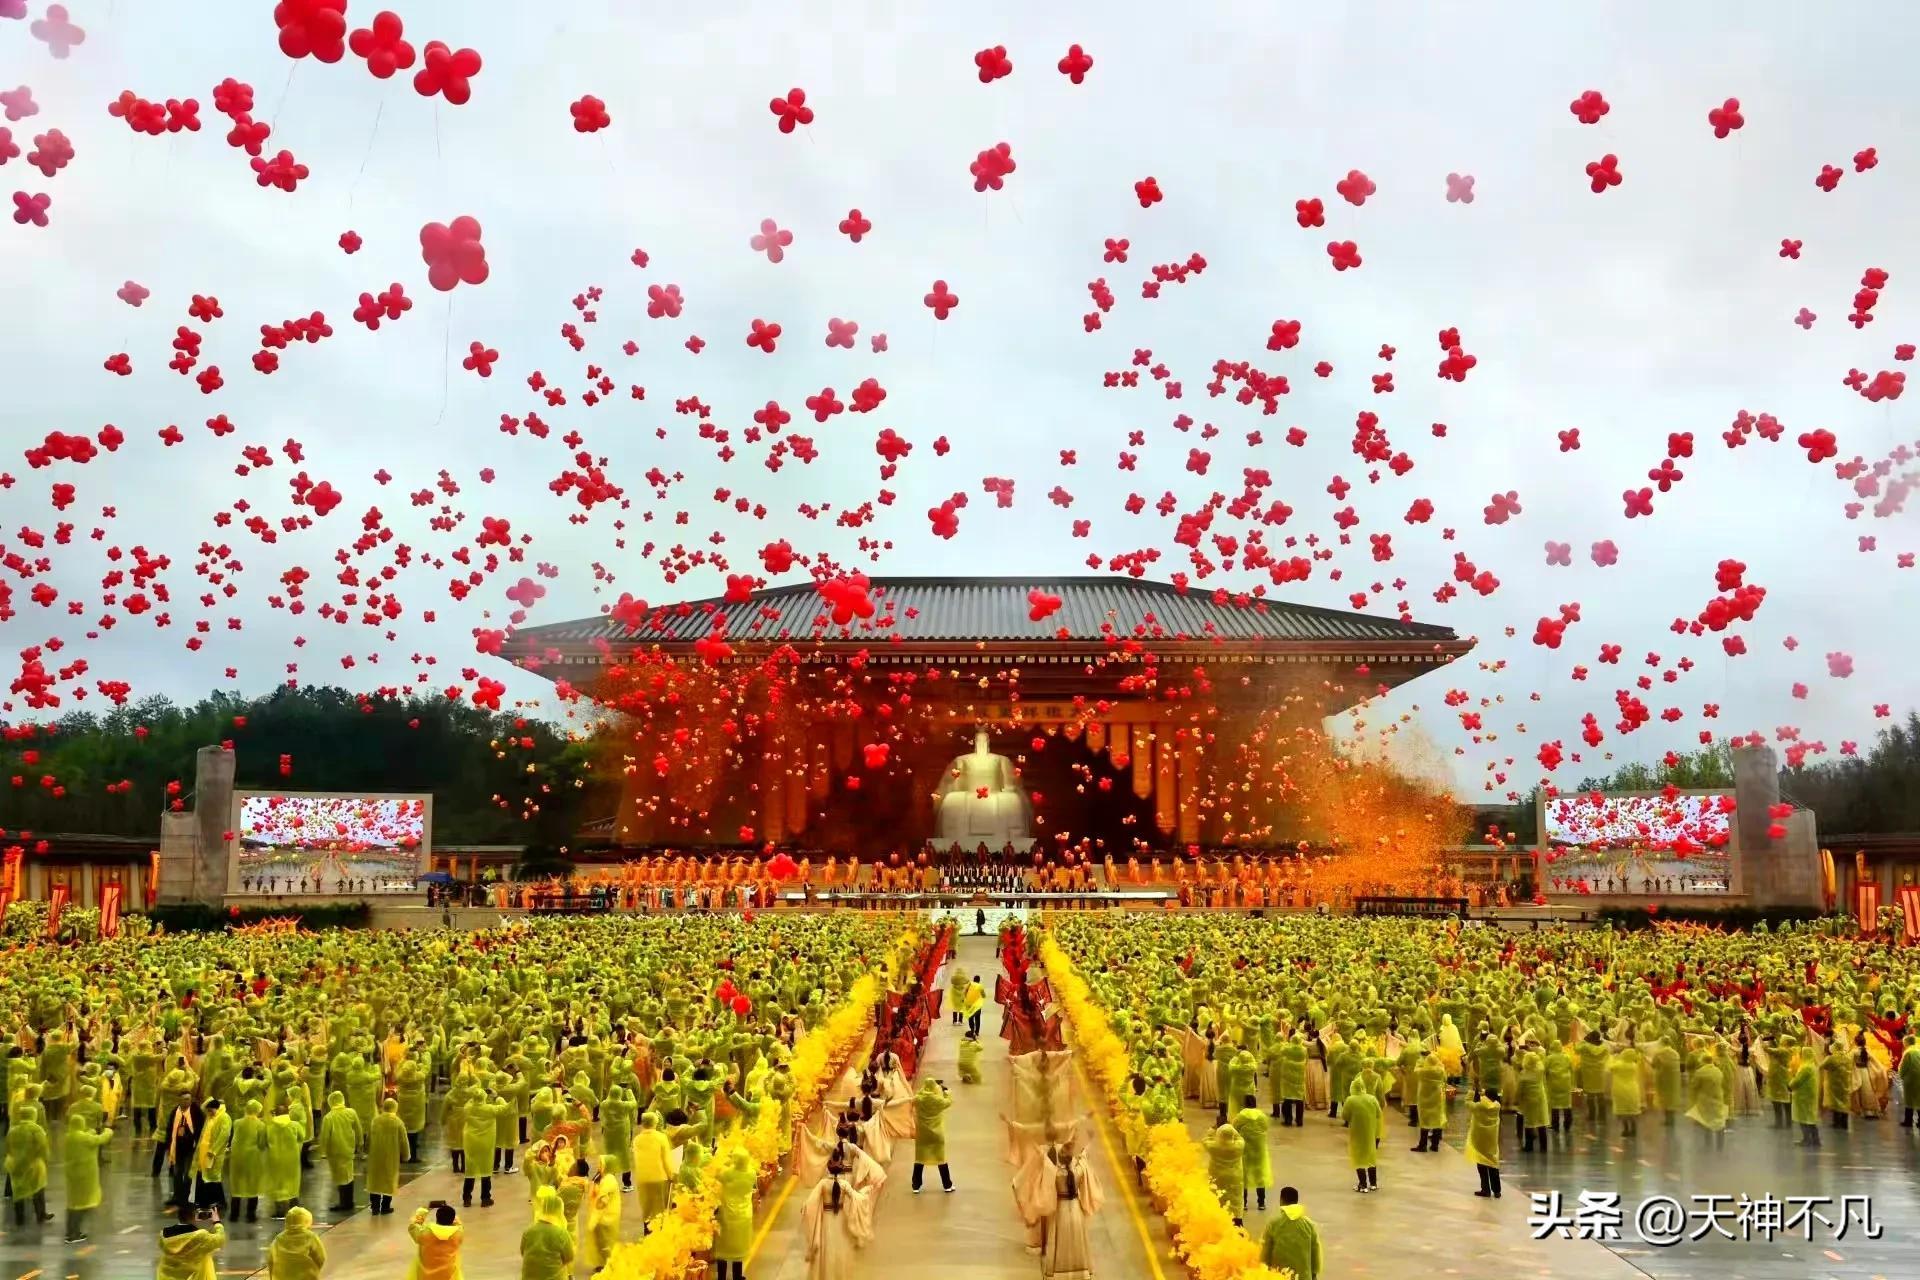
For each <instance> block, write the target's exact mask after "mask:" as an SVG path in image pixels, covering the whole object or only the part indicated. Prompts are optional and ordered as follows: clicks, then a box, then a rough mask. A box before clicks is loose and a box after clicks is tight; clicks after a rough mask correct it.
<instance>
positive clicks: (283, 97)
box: [273, 62, 300, 129]
mask: <svg viewBox="0 0 1920 1280" xmlns="http://www.w3.org/2000/svg"><path fill="white" fill-rule="evenodd" d="M299 69H300V64H299V63H298V62H289V63H288V64H287V82H286V83H285V84H283V85H281V86H280V101H278V102H276V103H274V104H273V127H274V128H276V129H277V128H279V127H280V112H281V109H282V108H284V107H285V106H286V105H287V91H288V90H290V89H292V88H293V73H294V72H296V71H298V70H299Z"/></svg>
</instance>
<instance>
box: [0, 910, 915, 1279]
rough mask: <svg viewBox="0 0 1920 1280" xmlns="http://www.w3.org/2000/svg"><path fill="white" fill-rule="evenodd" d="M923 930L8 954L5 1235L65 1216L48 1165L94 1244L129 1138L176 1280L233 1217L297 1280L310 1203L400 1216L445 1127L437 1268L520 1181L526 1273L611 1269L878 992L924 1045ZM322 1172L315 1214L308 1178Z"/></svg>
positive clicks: (723, 1244) (626, 934) (730, 1194)
mask: <svg viewBox="0 0 1920 1280" xmlns="http://www.w3.org/2000/svg"><path fill="white" fill-rule="evenodd" d="M913 937H914V934H913V926H912V922H911V921H909V920H907V919H906V918H904V917H890V916H881V915H864V914H855V913H845V914H841V913H834V914H825V915H809V916H782V917H778V918H772V917H761V918H759V919H757V920H751V919H744V918H742V917H737V916H736V917H728V918H714V917H688V916H679V917H673V918H668V919H640V918H635V917H611V918H599V919H593V920H535V921H531V922H523V923H519V924H515V925H513V926H510V927H506V928H502V929H499V930H492V931H487V932H481V933H473V934H459V935H456V934H450V933H445V932H440V931H435V932H429V933H405V932H366V931H348V930H333V931H328V932H325V933H320V934H310V933H303V932H296V931H286V930H281V931H275V932H260V931H235V932H231V933H224V934H200V935H182V936H180V937H160V936H140V937H135V936H131V932H130V934H129V936H125V937H122V938H119V939H115V940H112V941H104V942H94V943H87V944H82V945H77V946H67V947H61V948H50V947H26V948H15V949H13V950H10V951H6V952H4V953H0V990H4V991H5V992H6V993H7V995H8V1002H7V1005H8V1009H9V1011H10V1012H9V1015H8V1016H9V1018H10V1021H11V1027H10V1031H9V1033H8V1048H7V1056H6V1103H7V1105H6V1110H5V1114H4V1117H0V1122H4V1124H5V1126H6V1141H5V1153H6V1156H5V1171H6V1175H7V1188H6V1194H7V1198H8V1199H9V1200H10V1202H11V1207H12V1212H13V1216H14V1221H15V1224H16V1230H20V1229H22V1228H25V1229H27V1230H32V1229H33V1228H32V1227H31V1226H30V1225H29V1223H28V1218H29V1215H31V1217H32V1219H33V1220H34V1221H35V1222H37V1223H40V1224H45V1223H48V1222H50V1221H52V1220H53V1218H54V1214H53V1212H52V1210H51V1209H50V1207H49V1205H48V1202H47V1190H48V1170H49V1162H50V1161H56V1160H57V1161H58V1162H60V1163H61V1164H62V1165H63V1166H64V1174H65V1176H64V1188H63V1189H64V1205H63V1206H62V1207H63V1208H64V1210H65V1213H66V1219H65V1223H64V1226H65V1239H66V1240H67V1241H68V1242H69V1243H71V1244H76V1245H77V1244H79V1243H81V1242H83V1241H84V1240H85V1239H86V1237H87V1226H86V1218H87V1214H88V1213H89V1211H91V1210H93V1209H95V1208H96V1207H97V1206H98V1205H99V1204H100V1202H101V1179H100V1162H101V1152H102V1149H103V1147H104V1146H105V1145H106V1144H108V1143H109V1142H112V1141H114V1140H115V1139H116V1138H117V1137H118V1138H120V1139H121V1140H122V1141H123V1142H124V1140H125V1137H126V1136H127V1135H129V1134H130V1136H131V1137H132V1140H133V1143H134V1154H135V1159H134V1161H132V1162H131V1163H132V1164H133V1166H134V1168H135V1169H138V1170H139V1171H141V1172H146V1173H149V1174H151V1176H152V1179H153V1183H154V1186H155V1191H154V1199H153V1204H154V1207H155V1209H156V1210H161V1211H164V1212H166V1213H167V1214H168V1215H169V1216H171V1217H173V1218H174V1219H175V1221H173V1222H172V1223H171V1225H169V1226H168V1227H167V1228H166V1229H165V1231H164V1232H163V1234H162V1237H161V1241H160V1246H159V1248H160V1275H161V1277H162V1280H190V1278H191V1277H193V1276H195V1275H197V1274H199V1273H200V1268H201V1267H202V1265H203V1263H205V1262H206V1260H208V1259H210V1258H212V1257H214V1256H215V1255H216V1254H218V1252H219V1251H220V1249H221V1248H222V1247H223V1246H224V1244H225V1238H226V1227H227V1225H228V1224H230V1223H233V1222H235V1221H241V1220H244V1221H246V1222H257V1221H259V1220H260V1219H261V1218H263V1217H265V1218H270V1219H275V1220H279V1221H280V1222H281V1223H282V1224H283V1225H282V1228H281V1231H280V1233H279V1235H278V1236H277V1237H276V1238H275V1240H274V1243H273V1244H272V1247H271V1256H272V1258H273V1259H274V1260H275V1261H276V1263H279V1262H284V1263H285V1267H286V1270H285V1272H284V1273H285V1274H289V1275H312V1274H314V1273H316V1272H317V1269H318V1267H319V1266H320V1265H322V1264H323V1262H324V1256H325V1254H324V1249H322V1248H321V1247H320V1245H319V1242H318V1239H317V1237H315V1236H314V1235H313V1233H312V1220H313V1215H314V1214H316V1213H330V1214H333V1215H335V1216H336V1217H337V1216H340V1215H344V1214H348V1213H352V1212H355V1211H356V1210H357V1209H358V1207H359V1205H360V1203H361V1201H360V1197H361V1196H362V1195H364V1196H365V1198H366V1201H365V1202H366V1204H367V1207H368V1208H369V1209H370V1211H371V1212H372V1213H373V1214H375V1215H384V1214H390V1213H393V1212H394V1208H393V1200H394V1197H395V1195H396V1193H397V1192H398V1190H399V1184H400V1181H401V1177H402V1173H403V1171H413V1172H415V1173H416V1175H417V1176H425V1177H432V1178H440V1177H442V1176H446V1175H443V1174H441V1173H439V1172H421V1171H422V1170H427V1169H429V1168H437V1164H438V1162H437V1159H434V1157H436V1156H437V1155H438V1153H437V1152H435V1151H430V1150H429V1141H428V1136H429V1134H428V1131H429V1115H430V1113H431V1115H432V1116H433V1117H434V1118H435V1119H436V1120H437V1126H435V1128H434V1129H433V1133H434V1134H435V1135H440V1136H441V1137H440V1140H441V1143H442V1144H443V1146H444V1149H445V1152H446V1154H447V1157H448V1163H449V1164H450V1166H451V1176H450V1177H448V1179H447V1182H446V1184H445V1187H444V1192H445V1197H444V1198H445V1200H446V1201H447V1202H448V1203H447V1204H446V1206H445V1207H443V1208H439V1209H436V1210H434V1211H431V1212H428V1211H422V1212H421V1213H419V1214H416V1215H414V1217H413V1220H412V1221H411V1223H410V1224H409V1225H410V1229H411V1231H412V1234H413V1236H414V1238H415V1240H416V1241H417V1243H418V1246H419V1250H420V1253H421V1257H422V1264H423V1269H424V1270H425V1271H426V1272H428V1273H431V1271H432V1268H431V1266H430V1265H428V1264H429V1262H430V1255H434V1254H436V1253H440V1254H445V1253H450V1252H457V1249H458V1242H459V1239H460V1237H461V1227H460V1218H459V1215H460V1214H461V1213H463V1212H485V1211H487V1210H489V1209H490V1208H492V1207H493V1206H494V1205H495V1204H496V1203H497V1197H498V1196H499V1195H501V1194H502V1193H503V1192H504V1180H505V1179H507V1178H508V1177H510V1176H512V1175H514V1174H516V1173H518V1174H519V1175H520V1177H521V1178H523V1179H524V1181H525V1183H526V1188H527V1192H528V1196H527V1199H528V1200H529V1201H530V1202H531V1204H532V1207H533V1211H534V1212H533V1218H534V1221H533V1223H532V1225H531V1226H530V1227H529V1235H528V1237H527V1240H526V1259H525V1261H526V1265H525V1266H523V1275H525V1276H527V1277H529V1280H542V1278H543V1277H544V1278H547V1280H557V1278H558V1277H559V1276H562V1275H565V1274H567V1272H568V1271H569V1270H570V1268H571V1265H572V1250H574V1249H578V1250H579V1251H580V1252H581V1255H582V1257H583V1258H584V1259H593V1260H595V1264H596V1265H598V1262H601V1261H604V1260H605V1258H606V1257H607V1256H608V1255H609V1253H610V1252H611V1250H612V1248H613V1247H614V1245H615V1244H617V1243H618V1241H619V1240H620V1239H622V1238H623V1237H631V1236H634V1235H638V1234H641V1233H644V1232H645V1231H646V1230H647V1228H648V1225H649V1222H650V1220H652V1219H654V1218H656V1216H657V1215H658V1214H659V1213H660V1212H661V1211H663V1210H664V1209H665V1208H666V1207H667V1202H668V1198H669V1195H670V1192H671V1188H672V1187H673V1186H675V1185H691V1183H693V1182H695V1181H697V1180H698V1178H699V1176H700V1174H701V1172H702V1170H703V1168H704V1166H705V1164H706V1161H707V1160H708V1159H709V1158H710V1157H711V1153H712V1152H714V1151H715V1150H716V1149H717V1148H718V1147H719V1143H720V1138H721V1137H722V1135H724V1134H725V1133H727V1132H728V1131H729V1130H731V1129H733V1128H735V1127H737V1126H739V1125H741V1124H742V1123H743V1122H746V1121H748V1120H750V1119H751V1118H753V1117H756V1116H757V1115H758V1114H759V1112H760V1111H761V1110H762V1109H764V1108H766V1107H779V1108H782V1115H783V1117H784V1116H785V1109H786V1108H787V1107H788V1106H789V1099H790V1097H791V1090H792V1084H791V1081H790V1079H789V1077H788V1061H787V1060H788V1057H789V1055H790V1054H791V1052H792V1050H793V1046H794V1045H795V1044H796V1042H797V1041H798V1039H799V1038H800V1037H801V1036H802V1035H804V1034H805V1032H806V1030H807V1028H808V1027H810V1026H814V1025H817V1024H819V1023H821V1022H822V1021H823V1020H825V1019H827V1018H828V1017H829V1015H830V1014H831V1012H832V1011H833V1010H834V1009H835V1007H836V1006H837V1005H838V1004H839V1003H840V1002H841V1000H842V999H843V997H844V996H845V994H846V993H847V992H848V991H849V990H850V989H851V988H852V987H853V986H854V984H855V983H856V981H858V980H859V979H860V978H861V977H862V975H865V974H869V973H871V974H874V975H876V976H878V977H879V978H881V979H883V980H884V981H885V983H886V984H887V985H886V989H887V990H889V992H890V994H889V995H888V996H887V997H886V999H885V1000H884V1001H883V1004H882V1008H881V1011H880V1018H881V1022H882V1031H883V1034H884V1035H885V1036H886V1037H887V1040H886V1042H887V1043H888V1044H889V1045H890V1046H892V1047H893V1048H894V1049H896V1050H897V1049H898V1048H900V1047H902V1046H911V1045H912V1044H913V1043H914V1042H915V1037H916V1036H920V1035H924V1032H925V1027H926V1025H927V1021H928V1018H929V1015H928V1013H927V1012H926V1010H925V1008H924V1005H925V1004H926V1000H925V996H924V992H925V991H927V990H930V989H932V988H931V987H930V986H929V983H930V975H931V970H927V971H926V972H924V973H923V972H921V969H922V967H923V966H924V962H925V955H924V952H920V953H917V952H916V950H915V947H914V945H913V942H912V938H913ZM935 967H937V962H936V966H935ZM916 1001H918V1002H919V1004H920V1005H921V1006H922V1007H921V1008H920V1010H919V1011H918V1012H916V1011H915V1003H916ZM430 1160H432V1161H433V1163H432V1164H430V1163H429V1161H430ZM310 1167H311V1168H313V1169H314V1170H316V1171H317V1172H318V1173H319V1174H320V1175H321V1178H322V1180H323V1185H324V1186H325V1187H327V1188H329V1189H330V1195H329V1196H328V1197H327V1200H328V1203H314V1202H313V1199H317V1197H314V1198H311V1199H310V1198H309V1197H308V1195H307V1194H306V1193H305V1191H304V1190H303V1189H304V1188H305V1187H307V1186H309V1185H310V1183H311V1175H309V1174H308V1173H307V1170H308V1169H309V1168H310ZM743 1179H744V1186H743V1185H742V1181H743ZM756 1181H757V1170H734V1169H723V1170H721V1171H720V1177H719V1179H718V1185H719V1186H720V1188H721V1189H722V1193H723V1194H722V1204H721V1218H722V1221H723V1227H725V1226H726V1225H727V1224H728V1223H730V1222H731V1223H734V1224H736V1225H735V1226H734V1227H733V1229H732V1230H731V1231H729V1230H725V1229H723V1230H722V1232H721V1239H720V1241H719V1243H718V1244H717V1245H716V1249H715V1256H716V1258H719V1259H722V1260H731V1261H733V1262H735V1263H736V1264H737V1263H738V1262H739V1261H740V1260H741V1259H742V1258H744V1253H743V1252H740V1251H738V1250H733V1244H734V1243H736V1242H737V1239H738V1236H739V1234H740V1233H739V1230H738V1228H737V1221H738V1220H739V1219H740V1218H741V1216H742V1214H743V1213H744V1215H745V1217H746V1218H747V1219H748V1220H749V1221H750V1218H751V1213H752V1194H753V1190H754V1183H755V1182H756ZM476 1191H477V1192H478V1201H477V1205H476V1201H475V1193H476ZM456 1193H458V1196H459V1208H458V1209H455V1208H454V1207H453V1204H452V1201H453V1200H454V1197H455V1194H456ZM623 1204H624V1205H631V1206H632V1208H631V1211H630V1212H623ZM556 1206H557V1208H556ZM743 1206H744V1207H743ZM623 1224H625V1225H624V1226H623ZM555 1227H557V1228H558V1229H559V1230H560V1232H561V1234H563V1235H564V1236H565V1237H566V1239H567V1244H566V1246H565V1247H564V1248H563V1247H562V1246H561V1243H560V1241H559V1238H558V1237H557V1236H556V1235H555V1234H554V1232H553V1231H550V1230H545V1229H544V1228H555ZM749 1234H750V1228H749ZM543 1242H544V1243H543ZM730 1250H732V1252H731V1257H730V1258H729V1256H728V1255H729V1251H730ZM562 1255H566V1257H565V1260H564V1261H563V1260H562ZM300 1259H305V1261H304V1262H301V1261H299V1260H300ZM303 1267H304V1268H307V1269H306V1270H302V1269H301V1268H303ZM735 1272H736V1274H737V1273H738V1266H737V1265H736V1267H735ZM275 1274H276V1275H280V1274H283V1272H282V1271H281V1270H276V1272H275ZM439 1274H442V1275H446V1274H448V1273H447V1272H446V1271H445V1270H444V1269H443V1270H442V1271H441V1272H440V1273H439Z"/></svg>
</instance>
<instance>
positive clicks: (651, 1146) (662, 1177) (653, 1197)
mask: <svg viewBox="0 0 1920 1280" xmlns="http://www.w3.org/2000/svg"><path fill="white" fill-rule="evenodd" d="M672 1156H673V1143H672V1142H671V1141H670V1140H668V1138H667V1134H666V1130H664V1129H663V1128H661V1124H660V1113H659V1112H658V1111H649V1112H647V1113H646V1114H645V1115H643V1116H641V1117H640V1128H639V1130H638V1131H637V1132H635V1134H634V1135H633V1165H632V1168H633V1189H634V1191H635V1192H636V1193H637V1194H638V1196H639V1199H638V1201H637V1202H636V1209H637V1211H638V1212H639V1215H640V1234H642V1235H645V1234H646V1233H647V1224H648V1223H650V1222H652V1221H653V1220H654V1219H655V1218H656V1217H658V1216H659V1215H660V1214H662V1213H665V1212H666V1210H667V1198H668V1191H669V1190H670V1188H671V1186H672V1183H673V1160H672Z"/></svg>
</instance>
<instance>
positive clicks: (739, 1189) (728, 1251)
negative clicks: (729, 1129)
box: [526, 1147, 760, 1280]
mask: <svg viewBox="0 0 1920 1280" xmlns="http://www.w3.org/2000/svg"><path fill="white" fill-rule="evenodd" d="M759 1181H760V1178H759V1174H758V1171H757V1170H756V1169H755V1168H754V1164H753V1157H752V1156H751V1155H749V1154H748V1153H747V1149H746V1148H745V1147H736V1148H735V1149H734V1151H733V1153H732V1154H731V1155H729V1156H728V1157H727V1162H726V1163H725V1164H723V1165H721V1166H720V1177H719V1182H720V1210H719V1212H718V1213H717V1214H716V1215H715V1217H714V1233H713V1262H714V1269H715V1271H716V1272H717V1273H718V1275H719V1278H720V1280H726V1276H727V1274H728V1264H732V1275H733V1280H746V1274H747V1254H748V1253H749V1252H750V1251H751V1250H752V1248H753V1191H754V1187H755V1185H756V1184H757V1183H758V1182H759ZM526 1280H532V1278H531V1277H528V1278H526Z"/></svg>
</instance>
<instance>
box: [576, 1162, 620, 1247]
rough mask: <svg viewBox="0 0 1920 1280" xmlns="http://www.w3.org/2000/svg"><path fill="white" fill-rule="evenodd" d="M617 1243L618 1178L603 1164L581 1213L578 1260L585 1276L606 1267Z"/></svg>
mask: <svg viewBox="0 0 1920 1280" xmlns="http://www.w3.org/2000/svg"><path fill="white" fill-rule="evenodd" d="M619 1242H620V1179H619V1178H618V1177H617V1176H615V1175H614V1174H612V1173H609V1172H608V1171H607V1169H606V1166H604V1165H602V1166H601V1169H600V1178H599V1181H597V1182H595V1183H594V1184H593V1187H592V1188H591V1189H590V1190H589V1191H588V1192H587V1199H586V1204H585V1205H584V1207H583V1208H582V1210H581V1222H580V1259H581V1262H582V1263H583V1264H584V1265H585V1266H586V1268H587V1272H588V1274H592V1273H593V1272H595V1271H598V1270H599V1269H600V1268H602V1267H604V1266H606V1265H607V1259H608V1258H610V1257H612V1256H613V1246H614V1245H616V1244H618V1243H619Z"/></svg>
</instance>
